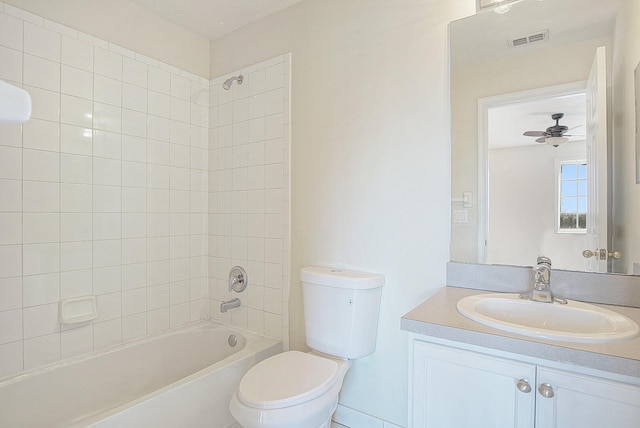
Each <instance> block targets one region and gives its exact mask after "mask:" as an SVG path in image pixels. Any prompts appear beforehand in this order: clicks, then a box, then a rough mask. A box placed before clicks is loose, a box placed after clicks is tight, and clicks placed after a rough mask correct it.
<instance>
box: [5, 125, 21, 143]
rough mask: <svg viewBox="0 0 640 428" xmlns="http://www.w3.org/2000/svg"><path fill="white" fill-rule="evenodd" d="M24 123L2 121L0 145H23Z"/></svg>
mask: <svg viewBox="0 0 640 428" xmlns="http://www.w3.org/2000/svg"><path fill="white" fill-rule="evenodd" d="M22 126H23V125H22V124H19V123H0V145H1V146H12V147H22Z"/></svg>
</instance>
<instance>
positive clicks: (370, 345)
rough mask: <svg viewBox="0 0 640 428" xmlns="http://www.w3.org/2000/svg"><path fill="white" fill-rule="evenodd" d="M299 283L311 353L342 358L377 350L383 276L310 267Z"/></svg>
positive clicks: (301, 272) (301, 274)
mask: <svg viewBox="0 0 640 428" xmlns="http://www.w3.org/2000/svg"><path fill="white" fill-rule="evenodd" d="M300 280H301V281H302V293H303V300H304V318H305V325H306V327H305V331H306V335H307V345H309V347H310V348H311V349H314V350H316V351H320V352H322V353H325V354H329V355H334V356H336V357H341V358H361V357H364V356H367V355H369V354H371V353H372V352H373V351H374V350H375V349H376V336H377V333H378V315H379V312H380V297H381V295H382V286H383V285H384V275H381V274H378V273H367V272H358V271H350V270H341V269H331V268H324V267H315V266H311V267H305V268H303V269H302V270H301V271H300Z"/></svg>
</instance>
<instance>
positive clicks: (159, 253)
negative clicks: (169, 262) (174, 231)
mask: <svg viewBox="0 0 640 428" xmlns="http://www.w3.org/2000/svg"><path fill="white" fill-rule="evenodd" d="M169 257H170V238H169V237H168V236H161V237H155V238H154V237H148V238H147V260H148V261H150V262H152V261H159V260H166V259H168V258H169Z"/></svg>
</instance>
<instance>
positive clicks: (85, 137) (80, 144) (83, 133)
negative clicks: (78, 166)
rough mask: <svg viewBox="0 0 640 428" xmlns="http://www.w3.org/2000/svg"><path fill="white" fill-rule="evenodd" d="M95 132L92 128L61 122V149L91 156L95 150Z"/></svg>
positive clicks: (65, 151)
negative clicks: (93, 145)
mask: <svg viewBox="0 0 640 428" xmlns="http://www.w3.org/2000/svg"><path fill="white" fill-rule="evenodd" d="M92 144H93V133H92V130H91V128H86V127H81V126H74V125H67V124H61V125H60V151H61V152H64V153H74V154H79V155H88V156H91V154H92V152H93V147H92Z"/></svg>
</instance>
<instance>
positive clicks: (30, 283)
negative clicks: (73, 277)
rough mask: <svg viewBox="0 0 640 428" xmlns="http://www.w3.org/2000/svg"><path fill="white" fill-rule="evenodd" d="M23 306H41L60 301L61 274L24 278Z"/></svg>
mask: <svg viewBox="0 0 640 428" xmlns="http://www.w3.org/2000/svg"><path fill="white" fill-rule="evenodd" d="M22 282H23V296H22V299H23V306H24V307H31V306H40V305H46V304H51V303H57V302H58V300H60V274H59V273H49V274H44V275H32V276H25V277H24V278H23V281H22Z"/></svg>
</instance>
